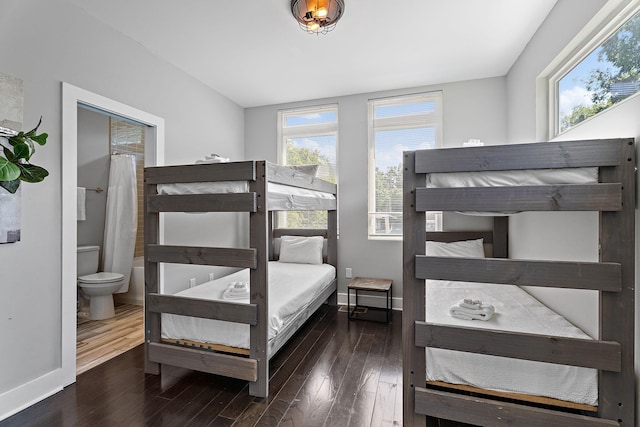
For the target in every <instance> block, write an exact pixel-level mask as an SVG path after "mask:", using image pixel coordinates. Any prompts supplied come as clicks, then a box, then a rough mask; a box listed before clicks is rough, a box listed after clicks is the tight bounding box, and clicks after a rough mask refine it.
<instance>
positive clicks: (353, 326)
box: [0, 306, 402, 427]
mask: <svg viewBox="0 0 640 427" xmlns="http://www.w3.org/2000/svg"><path fill="white" fill-rule="evenodd" d="M400 321H401V313H400V312H394V313H393V318H392V323H391V324H389V325H386V324H381V323H374V322H367V321H362V320H354V321H349V320H348V319H347V314H346V313H345V312H338V311H337V310H336V308H335V307H329V306H323V307H322V308H320V310H319V311H318V313H316V314H315V315H314V316H313V317H312V318H311V319H309V321H308V322H307V323H306V325H305V326H304V327H303V328H302V329H301V330H300V331H299V332H298V334H296V335H295V336H294V337H293V338H292V339H291V340H290V342H289V343H287V345H286V346H284V347H283V348H282V350H281V351H280V352H279V353H278V354H277V355H276V356H274V357H273V358H272V359H271V363H270V369H271V379H270V396H269V398H268V399H260V398H254V397H251V396H249V394H248V386H247V383H246V382H243V381H239V380H233V379H228V378H224V377H219V376H215V375H210V374H204V373H200V372H189V373H187V374H186V375H183V376H179V375H178V372H174V373H173V374H167V375H163V376H162V378H161V377H160V376H155V375H146V374H145V373H144V370H143V366H144V354H143V347H142V346H138V347H136V348H134V349H133V350H130V351H128V352H126V353H124V354H122V355H120V356H118V357H116V358H114V359H111V360H110V361H108V362H106V363H104V364H102V365H100V366H97V367H95V368H93V369H91V370H89V371H87V372H85V373H83V374H81V375H79V376H78V378H77V382H76V383H75V384H73V385H71V386H69V387H67V388H66V389H64V390H63V391H62V392H60V393H58V394H56V395H54V396H52V397H50V398H48V399H46V400H44V401H42V402H39V403H37V404H36V405H34V406H32V407H30V408H28V409H26V410H24V411H22V412H20V413H18V414H16V415H14V416H13V417H10V418H8V419H7V420H4V421H3V422H0V427H13V426H21V427H23V426H47V427H54V426H172V427H173V426H232V425H233V426H254V425H258V426H304V427H308V426H309V427H312V426H331V427H333V426H392V425H401V424H402V337H401V325H400Z"/></svg>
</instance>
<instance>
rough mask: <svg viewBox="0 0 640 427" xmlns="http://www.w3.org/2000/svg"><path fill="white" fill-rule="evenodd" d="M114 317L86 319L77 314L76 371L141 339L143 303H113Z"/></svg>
mask: <svg viewBox="0 0 640 427" xmlns="http://www.w3.org/2000/svg"><path fill="white" fill-rule="evenodd" d="M115 312H116V315H115V317H113V318H111V319H104V320H89V319H88V318H87V317H83V316H82V315H81V314H79V315H78V322H77V330H76V375H80V374H82V373H83V372H86V371H88V370H90V369H92V368H94V367H96V366H98V365H100V364H101V363H104V362H106V361H107V360H109V359H111V358H113V357H116V356H118V355H120V354H122V353H124V352H126V351H128V350H131V349H132V348H134V347H136V346H137V345H140V344H142V343H143V342H144V311H143V308H142V306H138V305H132V304H116V306H115Z"/></svg>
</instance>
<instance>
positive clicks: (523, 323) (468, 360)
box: [426, 280, 598, 406]
mask: <svg viewBox="0 0 640 427" xmlns="http://www.w3.org/2000/svg"><path fill="white" fill-rule="evenodd" d="M465 298H470V299H474V300H481V301H482V302H483V304H491V305H493V306H494V307H495V314H494V315H493V317H492V318H491V319H490V320H488V321H480V320H471V321H469V320H462V319H457V318H453V317H451V316H450V315H449V307H451V306H452V305H454V304H456V303H457V302H458V301H460V300H462V299H465ZM426 302H427V304H426V319H427V322H429V323H436V324H445V325H454V326H464V327H470V328H479V329H497V330H504V331H514V332H524V333H535V334H542V335H552V336H561V337H573V338H581V339H592V338H591V337H589V336H588V335H587V334H585V333H584V332H583V331H581V330H580V329H578V328H577V327H575V326H574V325H572V324H571V323H569V321H567V320H566V319H565V318H564V317H562V316H561V315H559V314H557V313H556V312H554V311H553V310H551V309H550V308H548V307H546V306H545V305H544V304H542V303H541V302H540V301H538V300H537V299H535V298H534V297H533V296H531V295H530V294H529V293H527V292H526V291H524V290H523V289H521V288H520V287H518V286H514V285H497V284H486V283H469V282H451V281H437V280H427V288H426ZM426 359H427V361H426V366H427V380H430V381H444V382H448V383H453V384H466V385H471V386H474V387H479V388H484V389H491V390H497V391H503V392H508V393H522V394H529V395H537V396H546V397H551V398H555V399H561V400H566V401H571V402H576V403H583V404H587V405H593V406H595V405H597V402H598V383H597V378H598V371H597V370H596V369H590V368H582V367H576V366H568V365H558V364H554V363H545V362H536V361H530V360H520V359H512V358H507V357H500V356H490V355H484V354H476V353H467V352H461V351H452V350H446V349H439V348H427V349H426Z"/></svg>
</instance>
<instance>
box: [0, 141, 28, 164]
mask: <svg viewBox="0 0 640 427" xmlns="http://www.w3.org/2000/svg"><path fill="white" fill-rule="evenodd" d="M5 154H6V153H5ZM30 157H31V151H30V150H29V146H28V145H27V144H16V145H14V146H13V159H10V160H11V161H12V162H14V163H15V162H16V161H17V160H18V159H25V160H29V158H30ZM7 158H8V157H7Z"/></svg>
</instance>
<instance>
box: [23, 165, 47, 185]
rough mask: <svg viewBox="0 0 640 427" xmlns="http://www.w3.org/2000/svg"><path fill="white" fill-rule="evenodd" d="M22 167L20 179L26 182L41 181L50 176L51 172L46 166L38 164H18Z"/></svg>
mask: <svg viewBox="0 0 640 427" xmlns="http://www.w3.org/2000/svg"><path fill="white" fill-rule="evenodd" d="M18 166H19V167H20V171H21V172H22V173H21V174H20V179H21V180H22V181H25V182H40V181H42V180H43V179H45V178H46V177H47V176H49V172H48V171H47V170H46V169H45V168H41V167H40V166H36V165H29V164H18Z"/></svg>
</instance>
